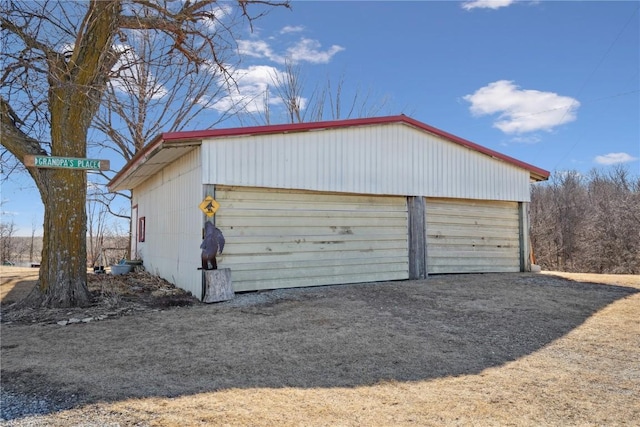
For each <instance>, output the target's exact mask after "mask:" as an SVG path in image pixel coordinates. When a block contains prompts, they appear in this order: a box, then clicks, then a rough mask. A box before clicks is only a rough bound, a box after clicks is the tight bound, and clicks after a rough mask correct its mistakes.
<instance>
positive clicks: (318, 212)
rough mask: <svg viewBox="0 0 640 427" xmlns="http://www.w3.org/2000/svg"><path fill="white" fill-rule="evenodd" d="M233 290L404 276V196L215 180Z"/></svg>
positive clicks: (406, 272) (221, 261) (224, 257)
mask: <svg viewBox="0 0 640 427" xmlns="http://www.w3.org/2000/svg"><path fill="white" fill-rule="evenodd" d="M215 199H216V200H217V201H218V202H219V203H220V209H219V210H218V212H217V213H216V216H215V219H216V225H217V226H218V227H219V228H220V229H221V230H222V232H223V234H224V236H225V238H226V242H227V244H226V246H225V250H224V254H223V255H222V256H221V257H220V258H219V266H220V268H225V267H229V268H231V271H232V280H233V287H234V289H235V291H249V290H258V289H276V288H286V287H298V286H316V285H331V284H340V283H361V282H369V281H384V280H399V279H407V278H408V277H409V265H408V259H409V257H408V242H407V203H406V199H405V198H404V197H378V196H364V195H351V194H333V193H332V194H327V193H316V192H306V191H289V190H273V189H264V188H247V187H221V186H216V191H215Z"/></svg>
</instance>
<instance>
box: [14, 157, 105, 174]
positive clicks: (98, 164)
mask: <svg viewBox="0 0 640 427" xmlns="http://www.w3.org/2000/svg"><path fill="white" fill-rule="evenodd" d="M24 165H25V166H34V167H37V168H50V169H77V170H102V171H104V170H109V166H110V165H109V160H98V159H82V158H78V157H55V156H33V155H27V156H25V157H24Z"/></svg>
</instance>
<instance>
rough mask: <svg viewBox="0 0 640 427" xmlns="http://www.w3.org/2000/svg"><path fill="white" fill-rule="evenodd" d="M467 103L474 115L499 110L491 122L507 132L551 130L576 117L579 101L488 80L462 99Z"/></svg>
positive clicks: (506, 81)
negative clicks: (487, 82) (484, 84)
mask: <svg viewBox="0 0 640 427" xmlns="http://www.w3.org/2000/svg"><path fill="white" fill-rule="evenodd" d="M463 99H464V100H465V101H468V102H470V103H471V107H470V108H469V109H470V111H471V113H472V114H473V115H474V116H484V115H488V114H496V113H499V114H500V115H499V117H498V120H496V121H495V122H494V124H493V126H494V127H496V128H498V129H500V130H501V131H502V132H504V133H507V134H522V133H526V132H534V131H539V130H545V131H551V130H552V129H553V128H555V127H556V126H559V125H561V124H564V123H568V122H572V121H574V120H575V119H576V111H577V109H578V107H579V106H580V103H579V102H578V101H577V100H576V99H574V98H571V97H568V96H561V95H558V94H557V93H554V92H541V91H538V90H530V89H520V88H519V87H518V86H516V85H515V84H514V83H513V82H512V81H508V80H499V81H496V82H493V83H489V84H488V85H487V86H485V87H482V88H480V89H478V90H477V91H475V93H473V94H471V95H466V96H464V98H463Z"/></svg>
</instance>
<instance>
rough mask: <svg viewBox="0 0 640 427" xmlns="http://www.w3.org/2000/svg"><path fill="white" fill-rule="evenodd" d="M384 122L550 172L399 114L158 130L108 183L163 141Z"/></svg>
mask: <svg viewBox="0 0 640 427" xmlns="http://www.w3.org/2000/svg"><path fill="white" fill-rule="evenodd" d="M385 123H406V124H408V125H411V126H414V127H416V128H418V129H421V130H424V131H426V132H429V133H432V134H434V135H438V136H441V137H443V138H445V139H447V140H449V141H452V142H455V143H457V144H460V145H462V146H464V147H467V148H469V149H471V150H474V151H478V152H480V153H483V154H486V155H488V156H491V157H493V158H496V159H499V160H503V161H505V162H507V163H510V164H512V165H514V166H518V167H521V168H523V169H526V170H528V171H529V172H531V173H532V174H534V175H537V176H539V177H541V178H543V179H547V178H549V175H550V173H549V171H546V170H544V169H541V168H538V167H536V166H533V165H530V164H529V163H525V162H523V161H520V160H518V159H515V158H513V157H509V156H507V155H505V154H502V153H499V152H497V151H494V150H491V149H489V148H486V147H483V146H482V145H478V144H476V143H474V142H471V141H468V140H466V139H463V138H460V137H459V136H456V135H453V134H450V133H448V132H445V131H443V130H440V129H438V128H435V127H433V126H429V125H427V124H425V123H422V122H419V121H418V120H415V119H412V118H411V117H407V116H405V115H399V116H383V117H371V118H362V119H347V120H333V121H324V122H309V123H288V124H280V125H266V126H251V127H239V128H226V129H208V130H196V131H183V132H167V133H162V134H160V135H158V136H157V137H156V138H154V139H153V141H151V143H149V144H148V145H147V146H146V147H145V148H144V149H143V150H142V151H140V152H138V153H137V154H136V155H135V156H134V157H133V158H132V159H131V160H130V161H129V162H128V163H127V164H126V165H125V167H124V168H123V169H122V170H121V171H120V172H118V174H116V176H114V177H113V179H112V180H111V182H110V183H109V185H111V183H113V182H115V181H117V180H118V179H119V178H120V177H121V176H122V175H124V174H125V172H126V171H128V170H129V169H131V168H132V167H133V166H134V165H136V164H138V163H139V160H140V158H142V157H144V156H146V154H147V153H148V152H150V151H151V150H153V149H154V148H155V147H157V146H158V145H159V144H161V143H163V142H177V143H179V142H189V141H199V140H203V139H208V138H221V137H229V136H249V135H265V134H274V133H288V132H305V131H312V130H318V129H337V128H344V127H353V126H366V125H377V124H385Z"/></svg>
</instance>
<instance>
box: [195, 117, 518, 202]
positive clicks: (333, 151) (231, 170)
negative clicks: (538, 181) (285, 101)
mask: <svg viewBox="0 0 640 427" xmlns="http://www.w3.org/2000/svg"><path fill="white" fill-rule="evenodd" d="M202 155H203V171H202V172H203V182H204V183H205V184H222V185H236V186H248V187H271V188H283V189H303V190H315V191H327V192H343V193H360V194H386V195H398V196H428V197H449V198H459V199H462V198H464V199H490V200H509V201H529V172H528V171H526V170H524V169H521V168H518V167H516V166H513V165H510V164H508V163H506V162H504V161H501V160H497V159H494V158H492V157H489V156H487V155H484V154H480V153H478V152H476V151H473V150H470V149H467V148H465V147H462V146H460V145H458V144H455V143H452V142H450V141H447V140H446V139H444V138H441V137H438V136H436V135H432V134H429V133H426V132H424V131H422V130H417V129H415V128H413V127H411V126H409V125H406V124H385V125H379V126H361V127H352V128H341V129H327V130H319V131H310V132H293V133H290V134H273V135H260V136H259V137H258V136H254V137H252V136H242V137H229V138H224V139H216V140H210V141H206V140H205V141H204V142H203V145H202Z"/></svg>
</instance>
